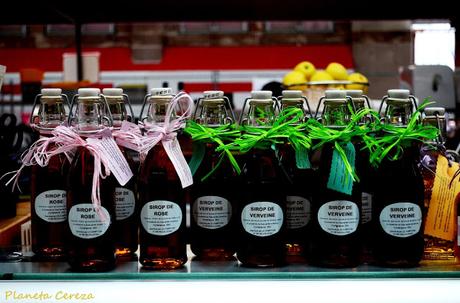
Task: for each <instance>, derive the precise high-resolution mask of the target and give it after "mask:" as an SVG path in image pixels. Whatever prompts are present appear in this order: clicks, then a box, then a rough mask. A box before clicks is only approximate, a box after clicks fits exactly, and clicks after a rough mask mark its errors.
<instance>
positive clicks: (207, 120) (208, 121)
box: [196, 100, 231, 127]
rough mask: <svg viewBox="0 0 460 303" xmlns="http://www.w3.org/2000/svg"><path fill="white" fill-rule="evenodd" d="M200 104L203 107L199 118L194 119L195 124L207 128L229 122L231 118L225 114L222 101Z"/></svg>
mask: <svg viewBox="0 0 460 303" xmlns="http://www.w3.org/2000/svg"><path fill="white" fill-rule="evenodd" d="M202 102H203V105H202V110H201V113H200V117H198V118H197V119H196V122H197V123H199V124H201V125H206V126H208V127H218V126H222V125H226V124H229V122H231V118H230V117H229V116H228V114H227V110H226V108H225V103H224V101H223V100H221V101H202Z"/></svg>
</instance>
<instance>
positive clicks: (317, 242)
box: [308, 144, 361, 267]
mask: <svg viewBox="0 0 460 303" xmlns="http://www.w3.org/2000/svg"><path fill="white" fill-rule="evenodd" d="M332 155H333V145H331V144H325V145H324V146H323V148H322V151H321V157H320V162H319V169H318V174H319V177H318V182H319V184H318V190H317V191H316V192H315V196H314V197H313V205H312V244H311V247H310V252H309V255H308V259H309V261H310V263H312V264H314V265H318V266H324V267H355V266H358V265H359V264H360V262H361V258H360V257H361V233H360V229H361V228H360V225H359V224H358V226H357V228H356V230H355V231H353V232H351V233H348V234H346V235H337V234H332V233H329V232H327V231H325V230H324V229H323V228H322V227H321V226H320V222H319V221H318V212H319V210H320V207H321V206H323V205H325V204H326V203H328V202H331V201H336V200H344V201H349V202H352V203H354V204H356V206H357V207H358V210H361V192H360V191H359V187H356V186H355V185H356V184H354V185H353V190H352V194H351V195H347V194H344V193H340V192H338V191H335V190H332V189H329V188H327V182H328V178H329V174H330V169H331V162H332ZM339 223H340V222H339Z"/></svg>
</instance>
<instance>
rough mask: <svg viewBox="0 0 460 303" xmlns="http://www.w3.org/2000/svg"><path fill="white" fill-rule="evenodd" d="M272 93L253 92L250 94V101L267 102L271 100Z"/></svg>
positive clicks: (264, 91) (266, 91)
mask: <svg viewBox="0 0 460 303" xmlns="http://www.w3.org/2000/svg"><path fill="white" fill-rule="evenodd" d="M272 95H273V93H272V92H271V91H269V90H253V91H252V92H251V99H254V100H267V99H270V100H271V99H272Z"/></svg>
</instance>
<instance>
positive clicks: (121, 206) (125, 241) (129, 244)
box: [114, 147, 139, 258]
mask: <svg viewBox="0 0 460 303" xmlns="http://www.w3.org/2000/svg"><path fill="white" fill-rule="evenodd" d="M120 150H121V151H122V153H123V155H124V156H125V158H126V159H127V161H128V163H129V165H130V167H131V170H132V171H133V172H136V171H138V165H137V164H136V163H135V162H134V159H133V157H132V156H131V154H132V153H130V151H128V150H125V149H124V148H122V147H120ZM138 218H139V197H138V192H137V174H135V175H134V176H133V177H132V178H131V180H129V182H128V183H126V184H125V185H124V186H121V185H120V184H117V186H116V188H115V222H114V230H115V235H116V238H115V251H116V256H117V257H127V258H132V257H135V252H136V251H137V249H138V246H139V219H138Z"/></svg>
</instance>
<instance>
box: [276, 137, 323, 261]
mask: <svg viewBox="0 0 460 303" xmlns="http://www.w3.org/2000/svg"><path fill="white" fill-rule="evenodd" d="M282 165H283V170H284V173H285V175H286V178H285V179H286V180H285V182H284V183H285V185H284V186H283V189H284V191H285V199H286V233H285V237H284V238H285V240H284V243H285V245H286V258H287V262H288V263H303V262H305V261H306V260H305V257H306V252H307V250H308V246H309V245H310V237H311V224H310V223H311V201H312V200H313V191H314V189H315V188H316V183H315V182H316V181H315V173H314V171H313V169H311V168H309V169H299V168H297V164H296V159H295V152H294V150H293V149H292V147H291V146H288V145H287V146H286V147H285V148H283V150H282Z"/></svg>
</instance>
